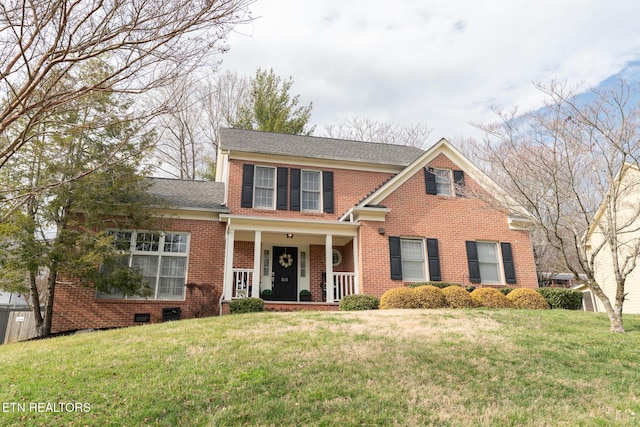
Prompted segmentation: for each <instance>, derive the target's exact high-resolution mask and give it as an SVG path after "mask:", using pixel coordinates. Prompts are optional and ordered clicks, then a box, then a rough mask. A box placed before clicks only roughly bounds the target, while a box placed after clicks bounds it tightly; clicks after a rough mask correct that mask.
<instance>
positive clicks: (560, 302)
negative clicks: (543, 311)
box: [537, 288, 582, 310]
mask: <svg viewBox="0 0 640 427" xmlns="http://www.w3.org/2000/svg"><path fill="white" fill-rule="evenodd" d="M537 291H538V292H539V293H540V295H542V296H543V297H544V299H545V300H547V302H548V303H549V306H550V307H551V308H552V309H556V308H563V309H565V310H582V292H580V291H576V290H575V289H563V288H538V289H537Z"/></svg>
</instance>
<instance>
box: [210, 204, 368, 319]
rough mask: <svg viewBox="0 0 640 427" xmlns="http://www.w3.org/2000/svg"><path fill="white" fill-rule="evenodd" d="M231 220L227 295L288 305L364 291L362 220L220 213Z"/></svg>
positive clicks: (281, 307) (322, 302)
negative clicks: (360, 245) (360, 269)
mask: <svg viewBox="0 0 640 427" xmlns="http://www.w3.org/2000/svg"><path fill="white" fill-rule="evenodd" d="M221 220H222V221H224V222H226V223H227V227H226V243H225V244H226V247H225V260H224V261H225V262H224V286H223V300H224V301H227V302H228V301H231V300H233V299H236V298H244V297H255V298H258V297H260V298H263V299H264V300H265V302H266V304H267V307H271V306H273V307H277V309H278V310H281V311H289V310H287V308H291V309H293V308H294V307H297V306H298V305H299V304H304V305H305V307H306V308H307V309H314V306H318V307H317V308H318V309H327V308H323V307H324V305H326V304H329V305H331V306H335V304H336V303H338V302H339V301H340V299H341V298H343V297H344V296H347V295H351V294H357V293H359V292H360V289H359V288H360V285H359V275H358V237H357V236H358V224H354V223H352V222H341V221H320V220H313V219H310V220H300V219H284V218H271V217H255V216H253V217H247V216H239V215H238V216H236V215H225V214H223V215H221Z"/></svg>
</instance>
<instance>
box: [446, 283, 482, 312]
mask: <svg viewBox="0 0 640 427" xmlns="http://www.w3.org/2000/svg"><path fill="white" fill-rule="evenodd" d="M442 294H443V295H444V298H445V299H446V300H447V305H448V306H449V307H451V308H473V307H475V304H474V303H473V300H472V299H471V296H470V295H469V292H467V291H466V290H465V289H464V288H463V287H461V286H449V287H447V288H444V289H443V290H442Z"/></svg>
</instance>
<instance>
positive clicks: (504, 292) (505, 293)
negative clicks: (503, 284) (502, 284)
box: [498, 288, 513, 297]
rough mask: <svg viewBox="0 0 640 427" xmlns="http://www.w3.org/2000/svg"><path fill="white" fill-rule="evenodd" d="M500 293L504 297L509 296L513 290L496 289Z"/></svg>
mask: <svg viewBox="0 0 640 427" xmlns="http://www.w3.org/2000/svg"><path fill="white" fill-rule="evenodd" d="M498 290H499V291H500V292H502V295H504V296H505V297H506V296H507V295H509V294H510V293H511V291H512V290H513V288H500V289H498Z"/></svg>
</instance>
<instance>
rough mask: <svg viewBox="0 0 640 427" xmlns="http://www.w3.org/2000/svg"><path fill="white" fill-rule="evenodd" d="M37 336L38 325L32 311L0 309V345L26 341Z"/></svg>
mask: <svg viewBox="0 0 640 427" xmlns="http://www.w3.org/2000/svg"><path fill="white" fill-rule="evenodd" d="M3 331H4V334H2V332H3ZM35 336H36V323H35V321H34V319H33V313H32V312H31V311H23V310H16V309H12V308H0V344H8V343H11V342H17V341H24V340H28V339H30V338H33V337H35Z"/></svg>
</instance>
